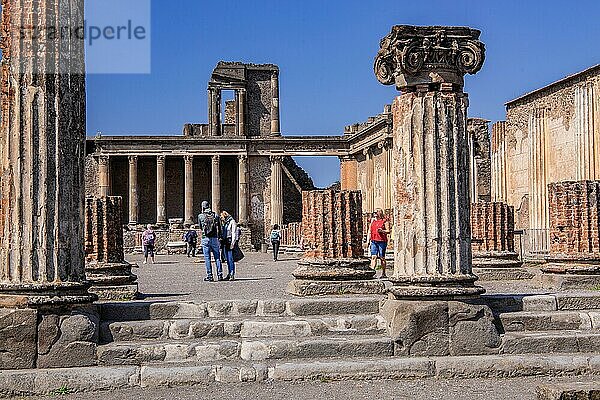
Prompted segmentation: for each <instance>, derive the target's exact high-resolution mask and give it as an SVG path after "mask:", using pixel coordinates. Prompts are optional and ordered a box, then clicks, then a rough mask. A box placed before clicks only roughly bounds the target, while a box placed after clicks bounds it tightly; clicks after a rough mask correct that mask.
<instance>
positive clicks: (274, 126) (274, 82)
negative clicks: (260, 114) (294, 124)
mask: <svg viewBox="0 0 600 400" xmlns="http://www.w3.org/2000/svg"><path fill="white" fill-rule="evenodd" d="M271 92H272V93H273V103H272V104H271V135H273V136H280V135H281V128H280V124H279V71H273V74H272V75H271Z"/></svg>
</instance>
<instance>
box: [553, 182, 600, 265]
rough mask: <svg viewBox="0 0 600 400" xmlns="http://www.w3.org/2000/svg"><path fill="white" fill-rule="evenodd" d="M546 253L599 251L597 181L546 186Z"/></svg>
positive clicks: (598, 186) (599, 192)
mask: <svg viewBox="0 0 600 400" xmlns="http://www.w3.org/2000/svg"><path fill="white" fill-rule="evenodd" d="M548 197H549V203H550V204H549V211H550V253H551V254H578V253H587V254H590V253H595V254H599V253H600V239H599V235H598V228H599V226H600V219H599V207H600V204H599V203H598V201H599V200H600V198H599V197H600V181H579V182H558V183H551V184H550V185H548Z"/></svg>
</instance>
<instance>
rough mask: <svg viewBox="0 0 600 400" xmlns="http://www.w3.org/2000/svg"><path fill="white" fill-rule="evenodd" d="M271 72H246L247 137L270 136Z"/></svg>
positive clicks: (250, 70)
mask: <svg viewBox="0 0 600 400" xmlns="http://www.w3.org/2000/svg"><path fill="white" fill-rule="evenodd" d="M271 75H272V72H271V71H264V70H252V69H248V70H247V71H246V79H247V86H246V89H247V92H246V93H247V94H246V101H247V107H246V110H247V114H246V116H247V117H246V119H247V121H246V132H247V135H248V136H268V135H270V134H271V103H272V101H273V100H272V99H273V90H272V89H271Z"/></svg>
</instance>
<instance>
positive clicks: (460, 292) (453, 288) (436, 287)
mask: <svg viewBox="0 0 600 400" xmlns="http://www.w3.org/2000/svg"><path fill="white" fill-rule="evenodd" d="M476 280H477V276H475V275H473V274H468V275H448V276H444V275H424V276H398V275H394V276H392V277H391V278H390V281H391V282H392V285H393V286H392V287H391V288H390V289H389V290H388V292H389V294H390V298H391V299H398V300H403V299H405V300H417V299H455V298H464V297H473V296H479V295H480V294H483V293H485V289H484V288H482V287H480V286H475V281H476Z"/></svg>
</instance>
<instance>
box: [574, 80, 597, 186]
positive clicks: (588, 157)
mask: <svg viewBox="0 0 600 400" xmlns="http://www.w3.org/2000/svg"><path fill="white" fill-rule="evenodd" d="M599 95H600V93H598V91H597V89H596V88H595V87H594V85H593V84H592V83H591V82H586V83H584V84H582V85H580V86H577V87H576V88H575V123H576V124H577V125H576V129H577V130H576V133H575V136H576V146H575V148H576V152H577V180H578V181H582V180H594V179H597V176H598V175H600V171H597V170H596V164H597V163H598V162H599V161H598V160H597V158H599V156H600V155H599V154H597V150H598V146H600V143H599V142H600V137H598V136H599V135H600V132H598V130H599V129H598V123H597V122H595V117H596V118H598V117H597V116H595V115H594V114H595V106H594V103H595V102H597V101H598V100H597V96H599Z"/></svg>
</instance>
